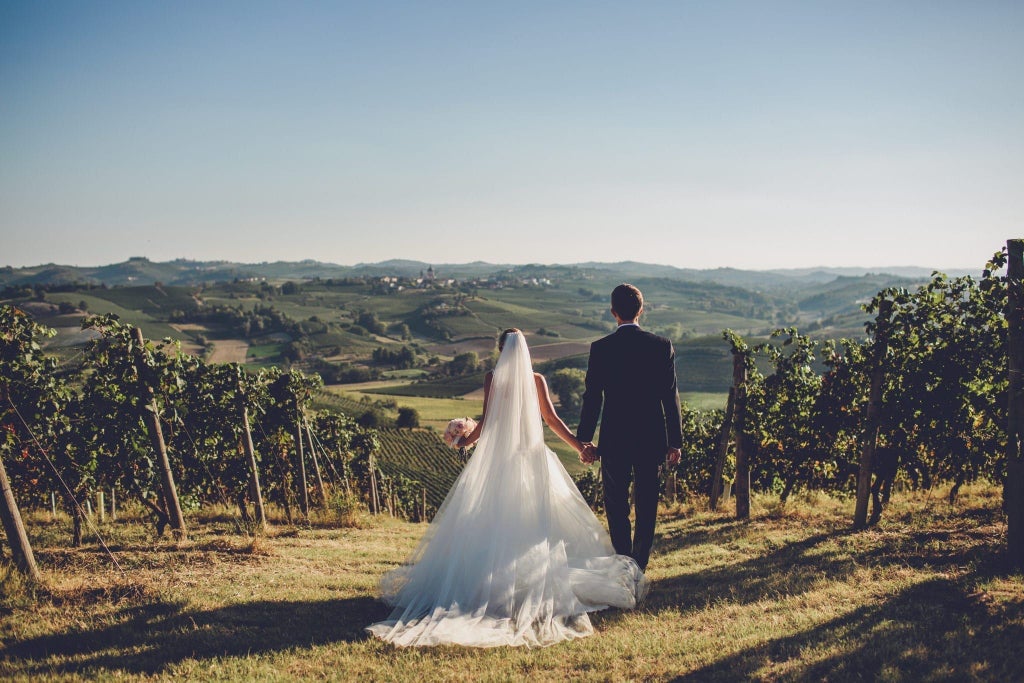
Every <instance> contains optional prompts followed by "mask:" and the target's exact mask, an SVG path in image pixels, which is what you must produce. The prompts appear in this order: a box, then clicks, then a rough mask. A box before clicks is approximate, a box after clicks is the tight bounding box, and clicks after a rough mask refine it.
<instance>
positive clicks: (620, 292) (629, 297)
mask: <svg viewBox="0 0 1024 683" xmlns="http://www.w3.org/2000/svg"><path fill="white" fill-rule="evenodd" d="M643 307H644V295H643V294H641V293H640V290H639V289H637V288H636V287H634V286H633V285H630V284H626V283H623V284H621V285H619V286H618V287H616V288H615V289H613V290H612V310H613V311H615V312H616V313H617V314H618V315H619V317H620V318H622V319H623V320H636V317H637V316H638V315H640V309H641V308H643Z"/></svg>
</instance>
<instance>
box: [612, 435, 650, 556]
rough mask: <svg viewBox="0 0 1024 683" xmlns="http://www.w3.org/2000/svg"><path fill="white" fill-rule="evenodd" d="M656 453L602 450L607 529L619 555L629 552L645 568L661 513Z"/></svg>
mask: <svg viewBox="0 0 1024 683" xmlns="http://www.w3.org/2000/svg"><path fill="white" fill-rule="evenodd" d="M659 464H660V460H659V458H658V457H657V456H652V457H637V455H636V454H632V453H626V452H617V453H601V478H602V480H603V483H604V506H605V512H606V513H607V515H608V533H609V535H610V536H611V537H612V545H613V546H614V547H615V552H616V553H618V554H619V555H629V556H630V557H632V558H633V559H634V560H636V563H637V564H639V565H640V568H641V569H643V570H646V569H647V561H648V560H649V559H650V556H651V548H652V547H653V546H654V525H655V522H656V521H657V517H658V488H659V486H658V465H659ZM630 483H634V489H635V490H634V494H635V495H634V498H635V500H636V530H635V532H632V533H631V530H630V523H629V512H630V502H629V485H630Z"/></svg>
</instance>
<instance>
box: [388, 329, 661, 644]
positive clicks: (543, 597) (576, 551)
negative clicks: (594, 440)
mask: <svg viewBox="0 0 1024 683" xmlns="http://www.w3.org/2000/svg"><path fill="white" fill-rule="evenodd" d="M614 552H615V551H614V550H613V549H612V545H611V541H610V540H609V538H608V534H607V533H606V532H605V530H604V527H603V526H602V525H601V523H600V522H599V521H598V519H597V518H596V517H595V516H594V514H593V512H592V511H591V510H590V508H589V506H588V505H587V503H586V501H585V500H584V499H583V497H582V496H581V495H580V493H579V491H578V490H577V488H576V485H575V484H574V483H573V481H572V479H571V478H570V477H569V474H568V473H567V472H566V470H565V467H564V466H563V465H562V464H561V462H560V461H559V460H558V458H557V456H556V455H555V454H554V453H553V452H552V451H551V450H550V449H549V448H548V447H547V446H546V445H545V444H544V431H543V422H542V420H541V413H540V405H539V401H538V397H537V387H536V383H535V379H534V374H533V367H532V364H531V362H530V352H529V349H528V348H527V345H526V340H525V338H524V337H523V336H522V333H518V332H517V333H514V334H510V335H509V336H508V337H507V339H506V342H505V346H504V349H503V350H502V353H501V355H500V357H499V359H498V363H497V365H496V366H495V368H494V372H493V376H492V380H491V386H490V394H489V396H488V401H487V414H486V415H485V416H484V424H483V426H482V430H481V435H480V439H479V441H478V442H477V446H476V449H475V451H474V453H473V455H472V457H470V459H469V462H468V463H467V464H466V467H465V468H464V469H463V471H462V473H461V474H460V475H459V477H458V479H456V481H455V483H454V484H453V486H452V488H451V490H450V491H449V492H448V496H447V497H446V498H445V500H444V502H443V503H442V505H441V507H440V509H439V510H438V512H437V514H436V515H435V517H434V519H433V521H432V522H431V524H430V526H429V527H428V529H427V532H426V534H425V535H424V537H423V539H422V540H421V541H420V543H419V544H418V546H417V547H416V549H415V550H414V551H413V553H412V555H411V556H410V557H409V559H408V560H407V562H406V563H405V564H404V565H402V566H401V567H398V568H397V569H395V570H394V571H391V572H389V573H387V574H386V575H385V576H384V577H383V579H382V580H381V594H382V597H383V599H384V600H385V601H386V602H388V603H389V604H391V605H393V606H394V607H395V609H394V611H393V612H392V614H391V616H390V618H389V619H388V620H386V621H383V622H379V623H377V624H373V625H372V626H370V627H368V630H369V631H370V632H371V633H373V634H375V635H377V636H379V637H381V638H384V639H386V640H389V641H391V642H393V643H395V644H397V645H433V644H438V643H459V644H463V645H473V646H480V647H489V646H496V645H527V646H543V645H551V644H553V643H556V642H559V641H561V640H566V639H571V638H577V637H580V636H585V635H589V634H590V633H592V632H593V628H592V626H591V624H590V619H589V618H588V617H587V612H589V611H593V610H597V609H603V608H605V607H608V606H610V605H614V606H617V607H626V608H628V607H634V606H635V605H636V603H637V601H638V600H639V599H640V598H641V597H642V595H643V593H644V592H645V591H646V586H647V583H646V579H645V578H644V577H643V573H642V572H641V571H640V569H639V567H637V565H636V563H635V562H634V561H633V560H632V559H631V558H628V557H625V556H622V555H615V554H614Z"/></svg>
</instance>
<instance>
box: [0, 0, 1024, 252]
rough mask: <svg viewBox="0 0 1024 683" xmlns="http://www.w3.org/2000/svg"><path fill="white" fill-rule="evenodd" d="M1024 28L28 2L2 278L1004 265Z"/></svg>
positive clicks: (1, 49) (896, 15)
mask: <svg viewBox="0 0 1024 683" xmlns="http://www.w3.org/2000/svg"><path fill="white" fill-rule="evenodd" d="M1016 236H1024V3H1021V2H989V1H985V0H963V1H959V2H947V1H943V0H929V1H927V2H899V1H891V0H886V1H874V0H850V1H848V2H835V1H831V0H809V1H807V2H777V1H773V0H751V1H749V2H729V1H720V0H714V1H710V0H709V1H706V2H704V1H702V2H694V1H687V0H672V1H668V2H642V1H640V2H599V1H598V2H528V1H525V2H524V1H517V2H482V1H466V2H428V1H417V2H407V3H400V2H387V1H382V2H364V1H359V2H340V1H339V2H324V3H315V2H301V3H298V2H279V3H264V2H251V1H246V2H180V1H175V2H169V1H168V2H162V3H158V2H149V1H146V0H141V1H134V0H133V1H131V2H78V1H76V2H6V0H0V265H31V264H38V263H44V262H57V263H69V264H78V265H95V264H101V263H109V262H113V261H119V260H122V259H124V258H126V257H128V256H148V257H149V258H151V259H154V260H166V259H171V258H177V257H184V258H193V259H229V260H237V261H273V260H298V259H303V258H314V259H318V260H322V261H331V262H335V263H343V264H351V263H357V262H368V261H379V260H383V259H387V258H411V259H419V260H423V261H428V262H435V263H439V262H465V261H473V260H484V261H491V262H500V263H526V262H540V263H572V262H580V261H587V260H597V261H614V260H621V259H631V260H637V261H644V262H650V263H663V264H671V265H676V266H683V267H717V266H729V265H731V266H736V267H742V268H772V267H787V266H812V265H865V266H871V265H876V266H880V265H899V264H917V265H923V266H931V267H971V268H974V267H980V265H981V264H982V263H983V262H984V261H985V259H986V258H987V257H988V256H990V255H991V253H992V252H993V251H994V250H995V249H997V248H998V247H999V246H1000V245H1001V244H1002V243H1003V242H1004V241H1005V239H1006V238H1007V237H1016Z"/></svg>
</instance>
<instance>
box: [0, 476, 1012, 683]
mask: <svg viewBox="0 0 1024 683" xmlns="http://www.w3.org/2000/svg"><path fill="white" fill-rule="evenodd" d="M944 493H945V492H937V493H933V494H916V493H915V494H901V495H899V496H897V497H895V498H894V501H893V505H892V507H891V509H890V510H889V511H887V514H886V516H885V517H884V518H883V520H882V523H881V524H879V525H878V526H877V527H875V528H873V529H871V530H868V531H866V532H860V533H853V532H851V531H850V530H849V521H850V518H851V516H852V501H849V500H842V499H839V500H836V499H831V498H828V497H820V496H804V497H795V498H794V499H793V500H791V501H790V502H788V503H787V504H786V505H782V504H780V503H779V502H778V501H777V500H774V499H772V498H769V497H759V498H758V499H756V500H755V504H754V510H755V513H754V516H753V518H752V519H751V520H750V521H747V522H738V521H736V520H735V519H733V518H732V517H731V516H730V515H729V513H727V512H721V513H709V512H706V511H704V510H703V506H702V505H701V503H700V502H694V503H690V504H681V505H677V506H673V507H672V508H671V509H669V510H665V511H664V514H663V516H662V520H661V524H660V528H659V539H658V543H657V546H656V552H655V555H654V557H653V558H652V562H651V566H650V572H649V575H650V578H651V580H652V583H653V588H652V591H651V595H650V597H649V598H648V600H647V601H646V602H645V603H644V605H642V606H641V608H640V609H638V610H636V611H631V612H626V611H608V612H602V613H598V614H596V615H594V617H593V621H594V624H595V627H596V629H597V634H596V635H595V636H593V637H591V638H585V639H582V640H579V641H574V642H569V643H563V644H560V645H557V646H555V647H551V648H546V649H544V650H539V651H537V650H524V649H510V648H497V649H494V650H475V649H467V648H461V647H438V648H430V649H413V650H404V649H398V648H394V647H392V646H390V645H387V644H384V643H381V642H379V641H376V640H373V639H369V638H367V636H366V634H365V632H364V631H363V627H364V626H366V625H367V624H369V623H371V622H373V621H376V620H379V619H382V618H384V617H385V616H386V615H387V614H388V611H389V610H388V608H387V607H385V606H384V605H382V604H381V603H380V602H379V601H377V600H376V598H375V594H376V584H377V581H378V580H379V578H380V576H381V574H383V573H384V572H385V571H387V570H388V569H391V568H393V567H394V566H396V565H397V564H398V563H400V562H401V561H402V559H403V558H404V557H406V556H407V554H408V553H409V552H410V551H411V550H412V548H413V547H414V546H415V544H416V542H417V541H418V539H419V538H420V536H421V535H422V533H423V531H424V530H425V528H426V527H425V526H424V525H417V524H407V523H403V522H399V521H395V520H391V519H388V518H379V517H378V518H370V517H367V518H366V519H365V520H362V521H361V524H363V526H347V527H343V528H342V527H338V528H332V527H331V526H330V525H329V524H328V523H327V520H326V519H325V520H319V521H315V522H314V523H313V524H308V525H304V526H296V527H284V526H282V525H281V523H280V521H279V519H276V518H275V526H273V527H271V528H270V529H269V530H267V532H266V533H265V534H262V535H258V536H252V537H245V536H244V535H241V534H239V533H237V532H236V533H229V532H228V531H227V530H228V529H229V527H228V526H226V524H225V523H224V522H223V521H217V520H216V519H215V518H209V519H211V521H209V522H208V523H205V524H203V525H196V526H195V528H193V529H190V541H188V542H187V543H180V544H176V543H172V542H166V541H153V540H152V539H151V538H150V539H148V540H147V539H146V533H145V532H139V530H138V529H134V528H131V527H129V526H127V525H126V526H125V528H124V529H120V530H118V529H116V528H115V530H114V533H113V538H112V539H111V541H112V545H113V546H114V547H116V548H117V549H116V550H115V554H116V555H117V557H118V561H119V563H120V564H121V566H122V567H125V571H124V572H118V571H116V570H114V569H112V568H111V566H110V563H109V561H108V560H106V559H105V557H104V555H103V554H102V552H101V551H99V550H98V549H97V548H96V547H95V545H92V546H88V547H86V548H83V549H79V550H68V549H65V548H62V547H60V545H59V544H52V545H47V546H45V547H40V553H39V555H40V558H41V564H42V565H43V568H44V572H45V574H46V577H47V583H48V592H40V593H35V594H33V593H32V592H30V591H29V592H23V593H22V594H21V595H20V597H17V596H15V598H14V599H10V600H5V602H4V603H3V604H2V609H3V612H2V620H0V675H3V676H9V677H14V678H18V677H21V678H29V677H31V678H39V677H42V678H53V679H68V678H70V679H75V678H115V677H116V678H125V679H141V678H146V679H148V678H154V677H155V678H160V679H172V678H181V677H185V678H189V679H204V680H206V679H221V680H250V679H259V678H263V679H266V678H273V679H306V678H326V679H337V680H352V679H360V678H362V679H367V680H382V679H383V680H415V681H432V680H453V679H458V680H510V679H511V680H525V679H529V680H563V679H566V678H569V679H591V680H641V679H652V680H664V679H673V678H676V677H682V678H690V679H693V680H729V681H732V680H746V679H760V680H825V679H827V680H862V679H865V678H866V679H885V680H929V679H937V678H947V679H949V678H953V679H968V680H969V679H975V680H1021V679H1024V664H1021V663H1020V661H1019V660H1018V659H1017V657H1016V651H1017V647H1018V646H1019V645H1018V644H1019V642H1020V641H1021V637H1022V636H1024V581H1022V578H1021V577H1020V576H1017V575H1010V574H1007V573H1006V572H1005V571H1004V569H1003V566H1002V544H1003V539H1004V537H1005V527H1004V525H1003V518H1002V514H1001V512H1000V511H999V502H1000V499H999V491H998V489H995V488H994V487H974V488H971V489H968V490H967V491H965V492H964V494H963V498H962V499H961V501H960V502H958V503H957V504H956V505H954V506H950V505H949V504H948V503H947V502H946V501H945V499H944V497H943V496H944ZM48 533H49V532H48ZM53 538H54V539H55V540H56V539H57V538H61V540H63V537H62V536H60V535H59V534H54V535H53ZM5 576H7V577H8V578H5ZM16 582H17V580H16V579H11V578H10V574H9V573H8V574H6V575H5V574H4V573H2V572H0V587H4V588H5V590H6V589H7V587H8V586H9V585H14V584H16ZM15 587H16V586H15Z"/></svg>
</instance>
